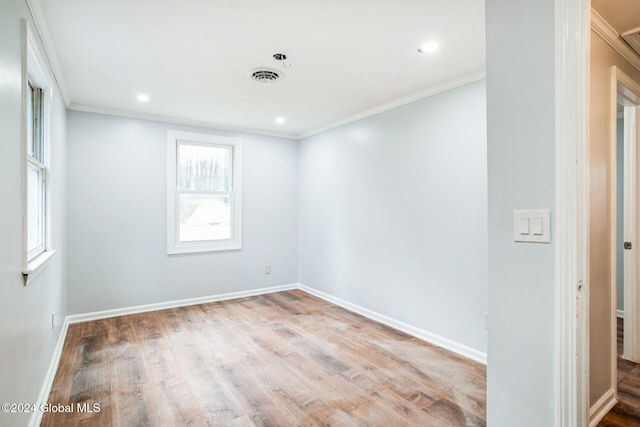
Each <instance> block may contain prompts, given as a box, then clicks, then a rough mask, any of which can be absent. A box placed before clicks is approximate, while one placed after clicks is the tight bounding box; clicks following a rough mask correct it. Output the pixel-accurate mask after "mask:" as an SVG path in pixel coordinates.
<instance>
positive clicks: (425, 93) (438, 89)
mask: <svg viewBox="0 0 640 427" xmlns="http://www.w3.org/2000/svg"><path fill="white" fill-rule="evenodd" d="M485 77H486V70H485V69H482V70H480V71H476V72H474V73H471V74H467V75H465V76H463V77H461V78H459V79H455V80H450V81H448V82H445V83H442V84H439V85H436V86H432V87H430V88H428V89H424V90H421V91H419V92H416V93H413V94H411V95H409V96H405V97H403V98H399V99H396V100H394V101H391V102H388V103H386V104H382V105H379V106H377V107H374V108H371V109H369V110H365V111H363V112H361V113H358V114H354V115H353V116H349V117H346V118H344V119H340V120H338V121H336V122H333V123H331V124H330V125H327V126H323V127H321V128H317V129H312V130H310V131H306V132H302V133H299V134H298V135H297V137H298V139H304V138H307V137H309V136H312V135H316V134H318V133H322V132H326V131H328V130H331V129H334V128H337V127H339V126H344V125H346V124H349V123H353V122H355V121H358V120H362V119H365V118H367V117H371V116H375V115H376V114H380V113H383V112H385V111H388V110H392V109H394V108H397V107H400V106H402V105H406V104H410V103H412V102H415V101H419V100H421V99H423V98H428V97H430V96H433V95H437V94H439V93H442V92H446V91H448V90H451V89H455V88H457V87H460V86H464V85H466V84H469V83H473V82H476V81H478V80H482V79H484V78H485Z"/></svg>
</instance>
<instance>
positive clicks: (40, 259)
mask: <svg viewBox="0 0 640 427" xmlns="http://www.w3.org/2000/svg"><path fill="white" fill-rule="evenodd" d="M22 39H23V43H22V157H23V161H22V274H23V278H24V284H25V285H26V284H27V282H28V280H29V278H32V277H33V276H35V275H36V274H38V273H39V272H40V271H41V270H42V269H43V268H44V267H45V266H46V265H47V264H48V262H49V260H50V259H51V257H52V256H53V254H54V253H55V250H54V249H53V245H52V240H51V234H52V233H51V191H50V190H51V170H50V158H51V139H50V138H51V132H50V128H51V99H52V94H53V84H52V79H51V75H50V74H49V71H48V68H47V65H46V64H47V62H46V60H45V57H44V56H43V55H42V53H41V52H40V49H39V47H38V44H37V42H36V39H35V37H34V35H33V32H32V31H31V29H30V28H29V24H28V23H27V21H26V20H23V25H22ZM29 85H32V86H34V87H36V88H38V89H40V90H42V99H41V106H42V109H41V117H40V118H41V122H40V127H41V138H42V150H43V153H42V162H40V161H38V160H37V159H35V158H34V157H32V156H30V155H29V132H30V130H29V129H28V123H29V114H30V111H29V102H28V97H30V96H31V90H30V89H29ZM29 166H33V167H36V168H37V169H39V170H40V172H41V175H42V181H43V182H42V185H43V196H42V197H43V200H42V203H43V211H42V216H43V221H42V226H43V232H42V233H43V235H42V240H43V244H42V245H41V246H40V247H38V248H36V250H31V251H29V240H28V239H29V230H28V226H29V225H28V207H29V201H28V199H29V190H28V172H29Z"/></svg>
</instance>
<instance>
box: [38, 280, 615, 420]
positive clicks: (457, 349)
mask: <svg viewBox="0 0 640 427" xmlns="http://www.w3.org/2000/svg"><path fill="white" fill-rule="evenodd" d="M292 289H300V290H302V291H304V292H307V293H309V294H311V295H314V296H316V297H318V298H320V299H323V300H325V301H327V302H330V303H332V304H335V305H338V306H340V307H342V308H344V309H346V310H349V311H352V312H354V313H357V314H360V315H362V316H365V317H367V318H369V319H371V320H374V321H376V322H379V323H382V324H384V325H387V326H389V327H392V328H394V329H397V330H399V331H402V332H405V333H407V334H409V335H412V336H414V337H416V338H419V339H421V340H423V341H427V342H429V343H431V344H434V345H436V346H439V347H442V348H445V349H447V350H450V351H452V352H454V353H457V354H460V355H462V356H464V357H467V358H469V359H472V360H475V361H476V362H480V363H482V364H485V365H486V364H487V355H486V353H483V352H480V351H478V350H476V349H473V348H471V347H468V346H466V345H463V344H460V343H457V342H455V341H452V340H449V339H447V338H444V337H441V336H440V335H437V334H434V333H431V332H428V331H425V330H424V329H420V328H417V327H415V326H412V325H408V324H406V323H403V322H400V321H399V320H396V319H392V318H391V317H388V316H385V315H383V314H380V313H376V312H375V311H372V310H369V309H367V308H364V307H360V306H359V305H356V304H353V303H350V302H347V301H345V300H342V299H340V298H337V297H334V296H332V295H329V294H326V293H324V292H321V291H318V290H316V289H313V288H310V287H308V286H305V285H303V284H301V283H292V284H289V285H282V286H272V287H268V288H260V289H253V290H249V291H240V292H230V293H226V294H219V295H210V296H205V297H198V298H188V299H182V300H175V301H166V302H161V303H156V304H145V305H138V306H134V307H125V308H118V309H114V310H104V311H95V312H92V313H83V314H75V315H71V316H67V317H66V318H65V321H64V323H63V325H62V330H61V331H60V337H59V339H58V344H57V345H56V348H55V350H54V353H53V356H52V358H51V363H50V364H49V370H48V371H47V375H46V378H45V381H44V384H43V385H42V390H41V392H40V396H39V397H38V403H39V404H40V403H46V401H47V399H48V397H49V393H50V392H51V386H52V385H53V380H54V378H55V375H56V372H57V370H58V364H59V362H60V356H61V354H62V347H63V346H64V341H65V338H66V336H67V330H68V327H69V325H70V324H72V323H80V322H88V321H91V320H98V319H107V318H109V317H116V316H124V315H127V314H136V313H145V312H148V311H157V310H164V309H167V308H175V307H185V306H189V305H196V304H205V303H209V302H216V301H225V300H231V299H238V298H245V297H251V296H257V295H264V294H270V293H274V292H281V291H288V290H292ZM615 403H616V402H615V399H614V402H613V405H615ZM613 405H612V406H613ZM607 411H608V410H607ZM605 414H606V411H605ZM603 416H604V415H603ZM41 420H42V413H41V412H39V411H36V412H35V413H34V414H33V415H32V417H31V420H30V422H29V426H30V427H36V426H38V425H40V422H41Z"/></svg>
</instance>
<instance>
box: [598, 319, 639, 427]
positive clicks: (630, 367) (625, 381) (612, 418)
mask: <svg viewBox="0 0 640 427" xmlns="http://www.w3.org/2000/svg"><path fill="white" fill-rule="evenodd" d="M617 320H618V328H617V329H618V330H617V336H618V342H617V350H618V403H617V404H616V405H615V406H614V407H613V409H611V411H609V413H608V414H607V415H605V416H604V418H603V419H602V421H600V423H598V427H638V426H640V365H638V364H637V363H633V362H630V361H628V360H625V359H623V358H622V352H623V335H624V322H623V321H622V319H621V318H618V319H617Z"/></svg>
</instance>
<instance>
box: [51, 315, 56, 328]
mask: <svg viewBox="0 0 640 427" xmlns="http://www.w3.org/2000/svg"><path fill="white" fill-rule="evenodd" d="M55 329H56V312H55V311H52V312H51V330H52V331H55Z"/></svg>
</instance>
